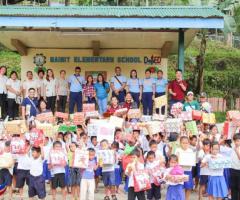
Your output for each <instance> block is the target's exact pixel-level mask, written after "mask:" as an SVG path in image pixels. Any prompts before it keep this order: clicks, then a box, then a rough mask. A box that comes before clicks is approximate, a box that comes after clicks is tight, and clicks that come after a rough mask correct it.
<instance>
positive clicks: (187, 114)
mask: <svg viewBox="0 0 240 200" xmlns="http://www.w3.org/2000/svg"><path fill="white" fill-rule="evenodd" d="M180 118H181V119H182V120H183V121H192V111H191V112H189V111H182V113H181V116H180Z"/></svg>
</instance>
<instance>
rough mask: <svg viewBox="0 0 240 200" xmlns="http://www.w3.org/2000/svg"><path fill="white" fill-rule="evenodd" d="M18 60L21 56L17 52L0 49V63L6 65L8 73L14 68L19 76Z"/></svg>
mask: <svg viewBox="0 0 240 200" xmlns="http://www.w3.org/2000/svg"><path fill="white" fill-rule="evenodd" d="M20 62H21V57H20V55H19V54H18V53H15V52H12V51H9V50H0V65H5V66H7V71H8V75H9V74H10V73H11V71H13V70H14V71H16V72H17V73H18V75H19V76H20V73H21V67H20Z"/></svg>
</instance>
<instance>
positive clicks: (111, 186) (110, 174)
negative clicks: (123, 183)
mask: <svg viewBox="0 0 240 200" xmlns="http://www.w3.org/2000/svg"><path fill="white" fill-rule="evenodd" d="M100 146H101V149H102V150H108V149H109V150H110V148H109V144H108V141H107V140H102V141H101V142H100ZM99 165H100V166H101V165H102V166H101V167H102V179H103V184H104V187H105V195H106V196H105V197H104V200H110V197H109V195H110V194H111V195H112V200H117V197H116V194H115V193H116V190H115V171H114V170H115V168H114V164H102V163H99Z"/></svg>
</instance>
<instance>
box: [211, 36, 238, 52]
mask: <svg viewBox="0 0 240 200" xmlns="http://www.w3.org/2000/svg"><path fill="white" fill-rule="evenodd" d="M208 38H209V39H210V40H214V41H219V42H226V38H225V36H224V35H208ZM232 45H233V47H235V48H238V49H240V36H233V37H232Z"/></svg>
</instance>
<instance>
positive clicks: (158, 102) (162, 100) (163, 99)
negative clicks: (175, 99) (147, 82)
mask: <svg viewBox="0 0 240 200" xmlns="http://www.w3.org/2000/svg"><path fill="white" fill-rule="evenodd" d="M154 103H155V108H161V107H162V106H165V105H167V96H166V95H163V96H160V97H157V98H155V99H154Z"/></svg>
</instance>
